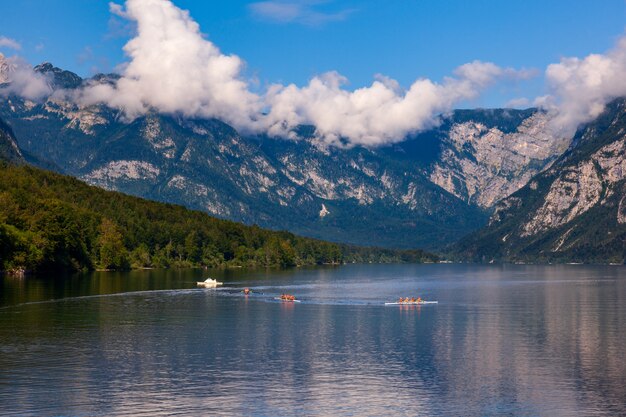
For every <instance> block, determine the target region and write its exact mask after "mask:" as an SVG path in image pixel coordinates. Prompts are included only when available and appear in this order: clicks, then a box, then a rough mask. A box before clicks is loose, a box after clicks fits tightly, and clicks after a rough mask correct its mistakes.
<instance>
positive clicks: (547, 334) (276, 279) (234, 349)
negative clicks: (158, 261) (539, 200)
mask: <svg viewBox="0 0 626 417" xmlns="http://www.w3.org/2000/svg"><path fill="white" fill-rule="evenodd" d="M211 275H212V276H214V277H216V278H218V279H219V280H223V281H224V282H225V285H224V286H223V287H222V288H219V289H217V290H214V289H200V288H196V287H195V281H199V280H202V279H204V278H206V276H207V272H206V271H200V270H190V271H136V272H131V273H124V274H117V273H95V274H90V275H83V276H74V277H65V278H63V277H27V278H25V279H18V278H10V277H5V278H0V291H1V292H0V414H1V415H19V416H28V415H38V416H40V415H43V416H53V415H64V416H94V415H96V416H99V415H101V416H110V415H133V416H140V415H145V416H158V415H172V414H183V415H259V416H265V415H267V416H280V415H294V414H296V415H358V416H363V415H374V416H383V415H412V416H416V415H420V416H438V415H446V416H447V415H451V416H490V415H494V416H496V415H497V416H501V415H505V416H506V415H510V416H572V415H582V416H619V415H626V268H624V267H616V266H606V267H602V266H594V267H590V266H578V265H577V266H467V265H351V266H344V267H335V268H330V267H329V268H317V269H294V270H289V271H261V272H258V271H245V270H238V271H222V272H215V273H213V272H211ZM246 286H247V287H250V288H251V289H252V290H253V291H255V293H254V294H252V295H250V296H247V297H246V296H244V295H243V294H242V293H241V292H240V290H241V289H242V288H243V287H246ZM282 292H289V293H292V294H295V295H296V296H297V297H298V298H300V299H301V300H302V303H300V304H286V303H281V302H277V301H275V300H274V299H273V297H274V296H276V295H278V294H280V293H282ZM418 295H420V296H422V297H423V298H425V299H427V300H438V301H439V304H437V305H424V306H419V307H416V306H413V307H410V306H384V305H383V303H384V302H385V301H393V300H395V299H397V298H398V297H399V296H418Z"/></svg>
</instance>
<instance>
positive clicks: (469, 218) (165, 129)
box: [0, 64, 569, 249]
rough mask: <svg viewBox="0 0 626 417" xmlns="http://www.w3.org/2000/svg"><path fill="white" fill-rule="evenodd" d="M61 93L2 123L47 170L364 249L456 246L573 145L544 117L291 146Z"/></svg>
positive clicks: (309, 138) (215, 124)
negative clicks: (375, 142) (369, 142)
mask: <svg viewBox="0 0 626 417" xmlns="http://www.w3.org/2000/svg"><path fill="white" fill-rule="evenodd" d="M35 70H36V71H39V72H41V73H43V74H46V75H47V79H49V80H51V81H50V86H51V87H52V88H53V89H56V90H57V92H58V91H60V90H61V89H66V90H71V89H75V88H78V87H80V85H82V84H83V83H86V82H89V83H99V82H103V83H104V82H114V80H115V76H114V75H98V76H95V77H93V78H91V79H89V80H81V79H80V77H78V76H76V75H75V74H72V73H70V72H68V71H63V70H61V69H58V68H55V67H54V66H52V65H51V64H42V65H40V66H37V67H36V68H35ZM63 97H64V95H63V94H55V95H53V96H52V98H49V99H47V100H46V101H45V102H41V103H36V102H32V101H28V100H24V99H22V98H19V97H15V96H10V97H7V98H5V99H2V100H1V101H0V117H1V118H4V119H5V120H7V121H8V122H9V123H10V124H11V126H12V128H13V130H14V131H15V134H16V137H17V140H18V142H19V145H20V147H21V148H22V149H23V150H25V151H26V152H28V154H29V155H32V157H33V160H34V161H40V162H39V163H38V164H44V162H43V161H47V162H46V164H47V165H48V166H46V168H50V167H53V169H55V170H61V171H64V172H65V173H68V174H71V175H74V176H77V177H79V178H82V179H84V180H86V181H88V182H90V183H91V184H95V185H98V186H101V187H104V188H107V189H114V190H119V191H123V192H126V193H130V194H134V195H138V196H141V197H147V198H151V199H155V200H160V201H167V202H173V203H179V204H183V205H185V206H187V207H190V208H194V209H201V210H204V211H207V212H209V213H211V214H213V215H217V216H219V217H223V218H228V219H232V220H236V221H243V222H245V223H248V224H252V223H256V224H259V225H260V226H263V227H270V228H274V229H288V230H290V231H293V232H295V233H299V234H303V235H306V236H312V237H318V238H323V239H327V240H333V241H341V242H348V243H355V244H370V245H383V246H395V247H424V248H430V249H432V248H437V247H442V246H443V245H446V244H449V243H450V242H453V241H455V240H458V239H459V238H460V237H462V236H463V235H465V234H467V233H468V232H470V231H472V230H475V229H476V228H478V227H480V226H481V225H483V224H484V223H485V222H486V219H487V217H488V214H487V213H488V211H489V210H490V208H491V207H492V206H493V205H494V204H495V203H496V202H497V201H499V200H500V199H502V198H504V197H506V196H508V195H509V194H510V193H511V192H513V191H515V190H517V189H519V188H520V187H522V186H523V185H524V184H525V183H526V182H527V181H528V179H529V178H531V177H532V176H533V175H534V174H536V173H537V172H540V171H541V170H542V169H544V168H546V167H547V166H549V165H550V164H551V163H552V162H553V161H554V159H555V158H557V157H558V156H559V155H560V154H561V153H562V151H563V150H564V149H566V148H567V146H568V143H569V142H568V141H567V140H564V139H558V138H552V137H550V135H548V134H546V133H545V129H543V127H544V125H545V123H546V121H547V116H546V115H545V114H543V113H541V112H538V111H536V110H532V109H531V110H526V111H518V110H466V111H456V112H454V113H452V114H450V115H447V116H445V117H443V119H442V123H441V125H440V126H439V127H438V128H436V129H433V130H431V131H428V132H423V133H420V134H418V135H415V136H413V137H411V138H408V139H407V140H406V141H404V142H401V143H399V144H396V145H393V146H387V147H380V148H372V149H368V148H363V147H353V148H337V147H331V146H328V145H326V144H325V143H324V142H323V141H321V140H319V139H316V138H315V136H314V128H312V127H302V129H301V131H300V132H299V139H297V140H283V139H278V138H269V137H265V136H258V137H246V136H242V135H240V134H239V133H238V132H237V131H236V130H235V129H233V128H232V127H230V126H228V125H226V124H224V123H222V122H219V121H217V120H190V119H185V118H182V117H177V116H165V115H159V114H149V115H146V116H145V117H141V118H138V119H135V120H133V121H131V122H127V121H124V120H123V119H122V118H121V117H120V115H119V114H118V113H117V112H116V111H114V110H111V109H109V108H106V107H103V106H90V107H81V106H77V105H76V104H74V103H71V102H70V101H68V100H66V99H64V98H63ZM50 164H52V165H50ZM55 167H60V168H55Z"/></svg>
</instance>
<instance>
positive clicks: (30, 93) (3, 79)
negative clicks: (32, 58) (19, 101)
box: [0, 54, 52, 100]
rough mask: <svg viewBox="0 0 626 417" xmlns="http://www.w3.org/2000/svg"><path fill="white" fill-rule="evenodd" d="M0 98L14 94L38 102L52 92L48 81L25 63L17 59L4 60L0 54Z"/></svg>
mask: <svg viewBox="0 0 626 417" xmlns="http://www.w3.org/2000/svg"><path fill="white" fill-rule="evenodd" d="M0 83H7V84H6V85H5V86H3V87H2V88H0V96H7V95H10V94H16V95H19V96H22V97H25V98H27V99H29V100H40V99H42V98H44V97H46V96H48V95H50V93H51V92H52V91H51V89H50V86H49V83H48V80H47V79H46V77H45V76H43V75H42V74H39V73H37V72H35V71H34V70H33V68H32V67H31V66H30V65H29V64H28V63H26V61H24V60H22V59H21V58H17V57H10V58H5V57H4V55H2V54H0Z"/></svg>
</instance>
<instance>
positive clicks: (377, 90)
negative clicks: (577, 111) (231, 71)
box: [265, 61, 527, 146]
mask: <svg viewBox="0 0 626 417" xmlns="http://www.w3.org/2000/svg"><path fill="white" fill-rule="evenodd" d="M519 76H522V77H525V76H527V74H526V73H525V72H522V73H518V72H516V71H513V70H511V69H503V68H500V67H498V66H496V65H494V64H492V63H485V62H480V61H474V62H472V63H469V64H465V65H462V66H461V67H459V68H457V70H456V71H455V77H447V78H445V79H444V81H443V82H442V83H435V82H433V81H431V80H428V79H418V80H417V81H415V82H414V83H413V85H411V87H410V88H409V89H408V90H406V91H402V90H399V88H398V84H397V82H395V81H394V80H389V79H385V78H380V77H379V79H378V80H376V81H374V82H373V83H372V85H371V86H369V87H365V88H360V89H357V90H355V91H347V90H345V89H343V88H342V84H344V83H345V81H346V80H345V78H343V77H341V76H340V75H339V74H337V73H327V74H324V75H322V76H319V77H315V78H313V79H312V80H311V82H310V83H309V85H308V86H306V87H304V88H299V87H297V86H295V85H293V84H292V85H289V86H286V87H285V86H280V85H277V86H274V87H273V88H271V89H270V91H269V93H268V95H267V104H268V106H269V107H270V108H271V110H270V112H269V114H268V115H267V117H266V119H265V121H266V127H267V129H268V131H269V133H270V134H275V135H281V136H285V135H288V133H289V131H290V130H291V129H293V128H294V127H296V126H297V125H299V124H312V125H314V126H315V127H316V129H317V133H318V135H320V136H322V137H323V138H325V139H326V140H327V141H330V142H335V143H337V141H338V140H339V139H340V138H348V139H349V141H350V143H352V144H361V145H370V146H376V145H380V144H383V143H392V142H399V141H402V140H404V139H405V137H406V135H407V134H409V133H412V132H415V131H419V130H423V129H428V128H430V127H433V126H434V125H436V124H437V123H438V122H439V115H440V114H441V113H445V112H448V111H450V110H452V109H453V108H454V106H455V105H456V104H457V103H458V102H460V101H463V100H468V99H473V98H476V97H477V96H478V95H479V94H480V92H481V90H482V89H484V88H485V87H488V86H489V85H490V84H492V83H493V82H495V81H496V80H498V79H501V78H507V77H509V78H510V77H519Z"/></svg>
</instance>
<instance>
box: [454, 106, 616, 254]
mask: <svg viewBox="0 0 626 417" xmlns="http://www.w3.org/2000/svg"><path fill="white" fill-rule="evenodd" d="M625 201H626V101H625V100H617V101H615V102H613V103H611V105H610V106H608V108H607V109H606V110H605V112H604V114H603V115H601V116H600V117H599V118H598V119H597V120H596V121H594V122H592V123H590V124H589V125H588V126H586V127H585V128H584V129H582V130H581V131H580V132H579V134H578V135H577V136H576V137H575V138H574V141H573V143H572V146H571V148H570V149H568V150H567V152H565V153H564V154H563V155H562V156H561V157H560V158H559V159H557V160H556V161H555V162H554V163H553V165H552V166H551V167H550V168H549V169H547V170H546V171H544V172H542V173H540V174H538V175H536V176H535V177H533V179H532V180H531V181H530V182H529V183H528V184H527V185H526V186H524V187H522V188H521V189H520V190H519V191H518V192H516V193H514V194H513V195H511V196H510V197H507V198H505V199H503V200H501V201H500V202H499V203H497V205H496V208H495V210H494V213H493V215H492V216H491V218H490V220H489V224H488V226H487V227H486V228H485V229H483V230H481V231H479V232H478V233H476V234H475V235H473V236H471V237H469V238H467V239H465V240H464V241H463V242H461V243H460V244H459V252H460V253H462V254H463V255H464V256H467V257H471V258H476V257H479V258H484V257H490V258H494V259H507V260H517V259H532V260H536V259H545V260H554V259H556V260H559V259H564V260H570V261H579V262H581V261H585V262H623V261H624V252H623V248H624V245H626V207H625V205H626V203H625ZM493 242H497V245H494V244H493Z"/></svg>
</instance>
